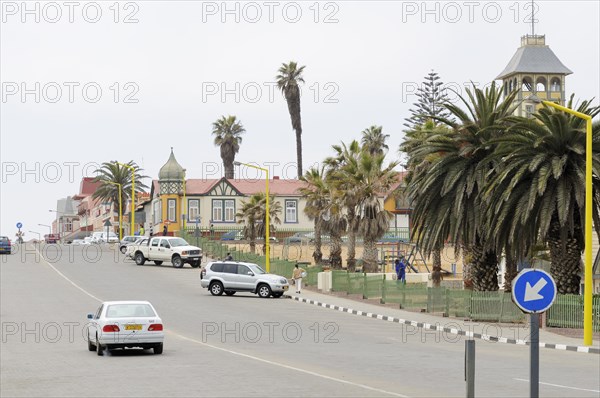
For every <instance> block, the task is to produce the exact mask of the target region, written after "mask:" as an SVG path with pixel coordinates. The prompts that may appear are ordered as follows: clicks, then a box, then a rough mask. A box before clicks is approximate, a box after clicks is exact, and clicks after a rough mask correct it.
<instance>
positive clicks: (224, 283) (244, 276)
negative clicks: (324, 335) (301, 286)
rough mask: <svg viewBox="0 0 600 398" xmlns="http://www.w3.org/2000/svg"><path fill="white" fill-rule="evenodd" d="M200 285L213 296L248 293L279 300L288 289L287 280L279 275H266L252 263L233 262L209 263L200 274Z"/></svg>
mask: <svg viewBox="0 0 600 398" xmlns="http://www.w3.org/2000/svg"><path fill="white" fill-rule="evenodd" d="M200 279H201V280H200V285H201V286H202V287H203V288H208V290H209V291H210V293H211V294H212V295H213V296H220V295H222V294H223V293H225V294H226V295H228V296H233V295H234V294H235V292H250V293H254V294H258V295H259V297H262V298H268V297H269V296H273V297H275V298H279V297H281V296H283V293H284V292H286V291H287V290H288V289H289V287H290V286H289V284H288V280H287V279H286V278H284V277H283V276H280V275H275V274H267V273H266V272H265V271H264V270H263V269H262V268H260V267H259V266H258V265H256V264H254V263H242V262H235V261H215V262H210V263H208V264H207V265H206V267H205V268H204V269H203V270H202V272H200Z"/></svg>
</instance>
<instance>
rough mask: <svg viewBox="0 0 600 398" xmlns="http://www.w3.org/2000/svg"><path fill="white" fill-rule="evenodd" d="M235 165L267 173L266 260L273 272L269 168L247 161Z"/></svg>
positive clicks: (266, 265)
mask: <svg viewBox="0 0 600 398" xmlns="http://www.w3.org/2000/svg"><path fill="white" fill-rule="evenodd" d="M233 164H234V166H242V165H243V166H246V167H251V168H253V169H257V170H260V171H264V172H265V174H266V178H265V196H266V198H267V199H266V203H265V204H266V212H267V215H266V220H265V222H266V224H267V225H266V234H265V235H266V236H265V248H266V255H267V259H266V260H265V268H266V269H267V273H269V272H271V258H270V257H271V251H270V235H269V232H270V231H269V226H270V223H271V222H270V219H269V169H264V168H262V167H259V166H254V165H251V164H247V163H241V162H233Z"/></svg>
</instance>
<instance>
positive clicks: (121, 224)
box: [104, 181, 123, 241]
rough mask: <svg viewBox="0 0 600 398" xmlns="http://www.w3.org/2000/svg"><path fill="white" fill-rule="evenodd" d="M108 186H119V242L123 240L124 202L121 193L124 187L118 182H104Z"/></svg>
mask: <svg viewBox="0 0 600 398" xmlns="http://www.w3.org/2000/svg"><path fill="white" fill-rule="evenodd" d="M104 182H105V183H107V184H112V185H117V186H118V187H119V241H122V240H123V216H122V214H123V205H122V203H121V202H122V200H121V197H122V195H121V192H122V188H123V185H122V184H119V183H118V182H112V181H104Z"/></svg>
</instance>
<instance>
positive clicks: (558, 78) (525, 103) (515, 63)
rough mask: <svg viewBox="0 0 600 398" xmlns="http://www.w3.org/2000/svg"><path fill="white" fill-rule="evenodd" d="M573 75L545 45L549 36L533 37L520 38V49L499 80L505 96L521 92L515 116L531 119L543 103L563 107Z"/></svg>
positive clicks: (499, 76)
mask: <svg viewBox="0 0 600 398" xmlns="http://www.w3.org/2000/svg"><path fill="white" fill-rule="evenodd" d="M571 73H573V72H571V70H570V69H569V68H567V67H566V66H565V65H563V63H562V62H561V61H560V60H559V59H558V57H557V56H556V54H554V52H553V51H552V50H551V49H550V47H549V46H547V45H546V36H544V35H533V34H532V35H525V36H522V37H521V47H519V48H518V49H517V52H516V53H515V55H513V57H512V59H511V60H510V62H509V63H508V65H506V68H504V70H503V71H502V72H501V73H500V74H499V75H498V77H496V80H502V84H503V92H504V95H505V96H506V95H508V94H509V93H511V92H512V91H514V90H518V94H517V97H516V98H515V101H516V102H517V103H519V104H520V105H519V107H518V108H517V109H516V110H515V115H516V116H527V117H529V116H530V115H531V114H532V113H534V112H535V110H536V109H537V107H539V106H540V105H539V101H540V100H548V101H554V102H556V103H557V104H561V105H564V102H565V77H566V76H567V75H570V74H571Z"/></svg>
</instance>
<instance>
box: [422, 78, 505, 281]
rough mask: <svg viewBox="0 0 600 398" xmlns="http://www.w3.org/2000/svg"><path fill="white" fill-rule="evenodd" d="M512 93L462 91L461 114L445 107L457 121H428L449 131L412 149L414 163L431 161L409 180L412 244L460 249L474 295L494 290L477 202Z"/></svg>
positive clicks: (492, 260) (491, 253)
mask: <svg viewBox="0 0 600 398" xmlns="http://www.w3.org/2000/svg"><path fill="white" fill-rule="evenodd" d="M515 96H516V92H513V93H511V94H509V95H507V96H506V97H505V98H504V99H502V89H501V88H498V87H497V86H496V85H495V84H492V86H491V87H489V88H486V89H485V90H481V89H478V88H476V87H473V90H471V89H467V98H468V99H465V98H464V97H462V96H459V98H460V99H461V101H462V103H463V105H464V106H465V107H466V111H463V110H462V109H461V108H460V107H458V106H456V105H454V104H450V103H446V104H445V107H446V108H447V109H448V110H449V111H450V113H451V114H452V115H453V116H454V117H456V119H457V122H455V121H453V120H449V119H444V118H437V117H436V118H434V120H437V121H441V122H442V123H444V124H446V125H447V126H449V127H450V128H451V129H452V132H451V133H450V134H435V135H433V136H430V137H427V139H426V142H425V143H424V144H423V145H419V146H418V147H417V148H416V149H415V156H417V158H422V159H425V158H428V159H432V162H431V165H430V167H429V170H428V172H427V173H421V174H419V175H417V176H415V178H414V180H413V181H412V183H411V184H412V187H411V195H412V199H413V204H414V205H413V223H414V225H415V234H416V236H417V239H418V243H419V244H420V245H421V246H422V247H423V248H424V249H425V250H426V251H429V252H430V251H432V250H433V249H435V247H436V246H437V245H439V243H440V241H441V240H442V239H446V238H450V240H451V241H452V242H454V245H455V250H457V251H458V250H461V249H464V250H466V251H467V252H468V255H466V256H465V258H467V259H471V263H470V264H466V265H467V266H468V268H469V269H470V270H471V272H472V278H473V280H472V282H473V287H474V289H475V290H479V291H495V290H498V287H499V286H498V275H497V272H498V256H497V251H496V250H495V248H490V246H489V245H488V244H487V242H486V240H485V238H486V230H487V226H486V225H485V218H484V213H485V203H484V202H483V199H482V195H481V194H482V192H483V190H484V187H485V184H486V181H487V179H489V178H490V173H493V172H494V169H493V167H492V166H493V164H492V163H491V162H489V161H485V160H486V158H487V157H488V156H489V154H490V153H492V152H493V151H494V146H493V145H492V140H493V139H494V138H496V137H498V136H500V135H502V134H503V133H504V132H505V131H506V128H507V127H508V126H509V125H510V120H511V117H512V114H513V111H514V109H515V107H516V105H515V104H514V98H515Z"/></svg>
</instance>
